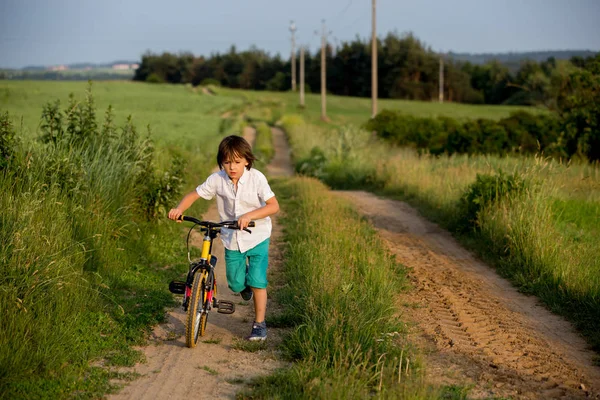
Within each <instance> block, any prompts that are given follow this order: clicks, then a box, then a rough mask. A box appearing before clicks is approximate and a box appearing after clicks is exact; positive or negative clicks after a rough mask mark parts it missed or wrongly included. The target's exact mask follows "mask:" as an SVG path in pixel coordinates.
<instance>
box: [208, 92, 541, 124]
mask: <svg viewBox="0 0 600 400" xmlns="http://www.w3.org/2000/svg"><path fill="white" fill-rule="evenodd" d="M216 91H217V93H218V94H219V95H222V96H229V97H235V98H239V99H243V100H244V101H245V102H247V103H251V104H255V105H256V104H261V103H262V106H259V107H258V108H259V109H262V111H260V112H258V110H257V109H256V108H255V109H254V110H251V111H250V115H254V117H256V118H259V119H267V120H271V121H272V122H274V121H273V119H274V118H273V117H278V116H281V115H283V114H294V113H295V114H299V115H301V116H302V117H303V118H304V119H306V120H307V121H310V122H311V123H313V124H315V125H318V126H332V125H334V126H335V125H346V124H352V125H356V126H358V125H362V124H363V123H365V122H366V121H367V120H368V119H369V118H371V99H367V98H359V97H345V96H333V95H328V96H327V116H328V117H329V118H330V119H331V123H324V122H322V121H321V120H320V117H321V96H320V94H306V95H305V105H306V107H305V108H304V109H301V108H299V93H293V92H252V91H244V90H235V89H227V88H217V89H216ZM250 108H252V107H250ZM378 109H379V110H380V111H381V110H384V109H390V110H397V111H402V112H405V113H407V114H411V115H415V116H422V117H436V116H447V117H453V118H456V119H476V118H489V119H493V120H499V119H501V118H504V117H508V116H509V115H510V113H512V112H515V111H518V110H526V111H528V112H532V113H539V112H545V111H544V110H542V109H538V108H533V107H521V106H497V105H470V104H460V103H448V102H446V103H443V104H440V103H438V102H433V101H432V102H425V101H410V100H392V99H385V100H384V99H380V100H379V101H378ZM276 119H278V118H275V120H276Z"/></svg>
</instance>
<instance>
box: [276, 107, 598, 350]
mask: <svg viewBox="0 0 600 400" xmlns="http://www.w3.org/2000/svg"><path fill="white" fill-rule="evenodd" d="M282 124H283V127H284V128H285V129H286V131H287V132H288V135H289V138H290V143H291V145H292V147H293V156H294V158H295V160H296V162H297V163H298V164H297V168H300V169H302V170H303V171H305V172H306V173H309V174H311V175H314V176H317V177H319V178H320V179H322V180H323V181H324V182H326V183H327V184H329V185H331V186H332V187H334V188H342V189H367V190H373V191H377V192H379V193H381V194H385V195H387V196H389V197H392V198H397V199H402V200H405V201H408V202H410V203H411V204H413V205H414V206H416V207H417V208H418V209H419V210H421V212H422V213H424V214H425V215H426V216H428V217H429V218H430V219H433V220H434V221H437V222H439V223H441V224H442V225H443V226H445V227H447V228H449V229H454V228H455V227H456V225H457V222H458V221H457V218H460V216H461V214H460V208H459V200H460V198H461V196H462V195H463V193H465V191H466V190H467V188H468V187H469V185H470V184H471V183H473V182H474V181H475V177H476V175H477V174H496V172H497V171H498V170H502V171H504V172H505V173H509V174H510V173H513V172H517V173H518V174H519V175H521V176H522V177H523V178H524V179H525V180H527V182H528V187H529V190H527V191H526V193H525V194H524V196H521V197H518V198H514V199H511V200H510V201H507V202H495V203H494V204H492V205H491V206H489V207H485V208H484V209H483V210H482V211H481V212H480V215H479V216H478V227H479V229H477V230H473V231H472V232H467V233H466V236H463V237H462V238H463V239H464V241H465V244H467V245H469V246H471V247H472V248H473V249H475V250H477V251H478V252H479V254H480V255H482V256H483V257H485V258H486V260H487V261H489V262H490V263H491V264H493V265H496V266H497V267H498V270H499V271H500V273H501V274H503V275H504V276H506V277H508V278H509V279H511V280H512V281H513V282H514V283H515V284H516V285H517V286H518V287H519V288H520V289H521V290H523V291H526V292H528V293H531V294H535V295H537V296H539V297H540V298H541V299H542V300H543V301H544V302H545V303H546V304H547V305H548V307H549V308H550V309H552V310H554V311H556V312H558V313H560V314H562V315H564V316H566V317H567V318H569V319H570V320H571V321H573V322H574V323H575V324H576V326H577V327H578V328H579V329H580V330H581V332H583V333H584V334H585V335H586V337H587V338H588V340H589V341H590V344H592V346H594V348H595V349H597V350H598V349H600V334H599V332H600V241H599V239H598V238H599V237H600V235H598V227H597V220H598V210H599V208H600V167H599V166H598V165H590V164H582V163H577V162H572V163H569V164H564V163H560V162H557V161H553V160H548V159H544V158H542V157H502V158H500V157H496V156H452V157H446V156H441V157H431V156H427V155H419V154H417V153H416V152H414V151H412V150H409V149H397V148H391V147H390V146H388V145H387V144H386V143H382V142H380V141H379V140H377V139H376V138H374V137H372V135H370V134H369V133H368V132H364V131H361V130H359V129H357V128H354V127H348V126H346V127H342V128H339V127H337V128H334V129H326V128H323V127H319V126H315V125H312V124H307V123H305V122H304V121H303V120H302V119H301V118H299V117H298V116H284V118H283V119H282ZM314 147H318V148H319V149H320V152H317V153H314V152H312V153H311V151H312V149H313V148H314ZM364 149H368V151H364Z"/></svg>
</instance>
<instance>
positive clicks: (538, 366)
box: [336, 192, 600, 399]
mask: <svg viewBox="0 0 600 400" xmlns="http://www.w3.org/2000/svg"><path fill="white" fill-rule="evenodd" d="M336 193H338V194H339V195H340V196H343V197H346V198H349V199H350V200H351V201H352V203H353V204H355V206H356V208H357V210H358V211H359V212H361V213H362V214H364V215H365V216H366V217H367V218H368V219H370V220H371V221H372V223H373V224H374V225H375V227H376V229H377V230H378V231H379V233H380V235H381V237H382V238H383V239H384V240H385V242H386V243H387V244H388V246H389V248H390V250H391V252H392V253H393V254H395V255H396V258H397V260H398V261H399V262H400V263H402V264H404V265H405V266H407V267H408V268H409V278H410V280H411V281H412V284H413V287H414V290H412V291H410V292H409V293H408V294H406V295H403V296H402V299H401V301H402V302H403V303H404V304H410V305H413V306H414V307H403V312H404V315H405V317H408V318H407V319H409V320H411V321H415V322H414V323H415V329H414V333H413V336H414V339H415V340H416V341H417V342H420V343H421V346H422V347H423V348H424V349H426V352H428V353H429V354H427V355H426V362H425V366H426V368H427V369H428V373H427V380H429V381H431V382H438V383H443V384H468V385H472V386H473V389H472V390H471V392H470V396H472V397H474V398H485V397H490V396H506V397H515V398H522V399H545V398H569V399H570V398H590V397H591V398H600V396H599V395H598V385H599V382H600V368H598V367H597V366H594V365H593V361H592V359H593V357H594V354H593V352H591V351H589V350H587V347H586V344H585V342H584V341H583V339H582V338H581V337H580V336H579V335H578V334H577V333H575V332H574V330H573V329H572V327H571V326H570V325H569V324H568V323H566V322H565V321H564V320H562V319H561V318H559V317H557V316H555V315H552V314H550V313H549V312H548V311H547V310H546V309H545V308H543V307H542V306H540V305H539V304H538V302H537V301H536V299H535V298H533V297H528V296H525V295H523V294H520V293H518V292H517V291H516V289H514V288H513V287H512V286H511V285H510V284H509V283H508V282H507V281H506V280H504V279H502V278H500V277H499V276H498V275H497V274H496V273H495V272H494V271H493V270H492V269H491V268H489V267H487V266H485V265H484V264H483V263H481V262H480V261H478V260H476V259H475V258H474V257H473V256H472V255H471V254H470V253H469V252H468V251H466V250H465V249H463V248H462V247H461V246H460V245H459V244H458V243H457V242H456V241H455V240H454V239H453V238H452V237H451V236H450V235H449V234H448V233H447V232H445V231H443V230H442V229H440V228H439V227H438V226H437V225H435V224H432V223H430V222H428V221H426V220H425V219H423V218H421V217H420V216H419V215H418V213H417V212H416V211H415V210H414V209H412V208H411V207H410V206H408V205H407V204H405V203H402V202H399V201H393V200H385V199H380V198H378V197H376V196H374V195H372V194H370V193H366V192H336Z"/></svg>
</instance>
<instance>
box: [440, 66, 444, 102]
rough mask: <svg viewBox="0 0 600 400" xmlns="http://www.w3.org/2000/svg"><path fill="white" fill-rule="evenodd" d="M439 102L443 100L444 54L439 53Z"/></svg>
mask: <svg viewBox="0 0 600 400" xmlns="http://www.w3.org/2000/svg"><path fill="white" fill-rule="evenodd" d="M439 102H440V103H443V102H444V54H441V55H440V94H439Z"/></svg>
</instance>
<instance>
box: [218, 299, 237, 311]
mask: <svg viewBox="0 0 600 400" xmlns="http://www.w3.org/2000/svg"><path fill="white" fill-rule="evenodd" d="M218 312H219V313H221V314H233V313H234V312H235V304H233V303H232V302H231V301H225V300H219V310H218Z"/></svg>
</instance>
